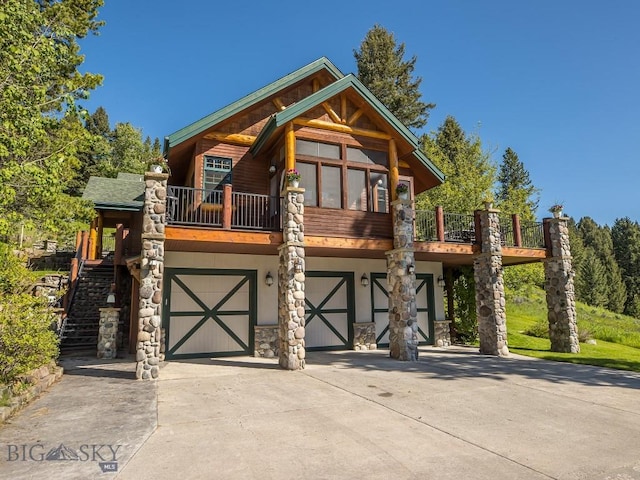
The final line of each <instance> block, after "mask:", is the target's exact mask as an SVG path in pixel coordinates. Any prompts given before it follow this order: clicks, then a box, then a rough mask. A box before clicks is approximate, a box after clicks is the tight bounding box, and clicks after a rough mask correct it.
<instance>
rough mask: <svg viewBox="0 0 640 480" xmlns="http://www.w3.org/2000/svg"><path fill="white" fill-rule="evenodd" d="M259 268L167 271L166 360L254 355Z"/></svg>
mask: <svg viewBox="0 0 640 480" xmlns="http://www.w3.org/2000/svg"><path fill="white" fill-rule="evenodd" d="M256 278H257V273H256V271H255V270H211V269H181V268H167V269H165V298H167V302H166V304H165V307H164V313H163V325H164V328H165V334H166V342H167V345H166V357H167V359H172V358H194V357H214V356H225V355H247V354H251V353H253V330H254V328H253V327H254V325H255V324H256V310H257V308H256V305H257V295H256Z"/></svg>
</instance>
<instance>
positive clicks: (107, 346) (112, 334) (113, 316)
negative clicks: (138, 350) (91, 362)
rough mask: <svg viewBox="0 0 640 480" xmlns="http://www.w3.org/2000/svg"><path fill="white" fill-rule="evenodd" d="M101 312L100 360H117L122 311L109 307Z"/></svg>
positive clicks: (101, 309) (99, 330) (99, 334)
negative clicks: (119, 322) (119, 321)
mask: <svg viewBox="0 0 640 480" xmlns="http://www.w3.org/2000/svg"><path fill="white" fill-rule="evenodd" d="M99 310H100V323H99V329H98V358H107V359H112V358H116V354H117V339H118V320H119V318H120V309H119V308H111V307H108V308H100V309H99Z"/></svg>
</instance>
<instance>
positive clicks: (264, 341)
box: [253, 325, 280, 358]
mask: <svg viewBox="0 0 640 480" xmlns="http://www.w3.org/2000/svg"><path fill="white" fill-rule="evenodd" d="M253 338H254V342H253V343H254V345H255V349H254V351H253V356H254V357H264V358H274V357H277V356H278V355H279V353H280V349H279V348H278V343H279V342H278V325H256V326H255V327H254V337H253Z"/></svg>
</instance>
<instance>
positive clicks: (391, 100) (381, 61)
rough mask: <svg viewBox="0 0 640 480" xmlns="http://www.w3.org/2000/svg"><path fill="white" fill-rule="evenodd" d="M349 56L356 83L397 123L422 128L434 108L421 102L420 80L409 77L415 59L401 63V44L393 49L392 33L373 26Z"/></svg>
mask: <svg viewBox="0 0 640 480" xmlns="http://www.w3.org/2000/svg"><path fill="white" fill-rule="evenodd" d="M353 54H354V56H355V59H356V64H357V67H358V78H359V79H360V81H361V82H362V83H363V84H364V85H365V86H366V87H367V88H368V89H369V90H370V91H371V93H373V94H374V95H375V96H376V98H378V100H380V101H381V102H382V103H383V104H384V105H385V106H386V107H387V108H388V109H389V110H390V111H391V112H392V113H393V114H394V115H395V116H396V117H397V118H398V120H400V121H401V122H402V123H403V124H404V125H406V126H407V127H410V128H421V127H423V126H425V125H426V123H427V118H428V117H429V110H431V109H432V108H433V107H435V105H434V104H433V103H424V102H423V101H422V100H421V98H422V94H421V93H420V90H419V88H420V83H421V82H422V78H421V77H414V74H413V71H414V69H415V64H416V60H417V57H416V56H415V55H414V56H413V57H411V59H409V60H408V61H405V60H404V55H405V45H404V43H401V44H400V45H397V43H396V39H395V37H394V35H393V33H391V32H388V31H387V30H386V29H385V28H384V27H382V26H380V25H374V26H373V28H371V30H369V31H368V32H367V34H366V35H365V37H364V40H363V41H362V43H361V44H360V50H354V51H353Z"/></svg>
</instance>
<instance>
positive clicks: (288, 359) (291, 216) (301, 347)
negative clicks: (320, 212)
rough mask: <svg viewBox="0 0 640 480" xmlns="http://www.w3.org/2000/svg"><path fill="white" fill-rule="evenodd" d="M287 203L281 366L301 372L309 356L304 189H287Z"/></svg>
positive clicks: (280, 294) (280, 280)
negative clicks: (306, 326)
mask: <svg viewBox="0 0 640 480" xmlns="http://www.w3.org/2000/svg"><path fill="white" fill-rule="evenodd" d="M284 200H285V201H284V212H283V213H284V215H283V222H284V228H283V232H282V240H283V243H282V245H281V246H280V247H279V255H280V267H279V268H278V333H279V352H278V354H279V355H278V362H279V364H280V367H282V368H284V369H287V370H300V369H303V368H304V365H305V356H306V351H305V342H304V335H305V330H304V328H305V318H304V316H305V294H304V284H305V273H304V272H305V251H304V189H303V188H296V187H291V186H288V187H286V190H285V199H284Z"/></svg>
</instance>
